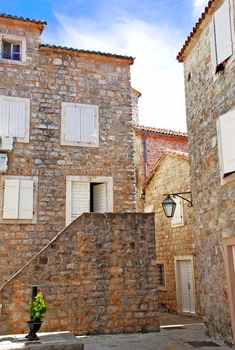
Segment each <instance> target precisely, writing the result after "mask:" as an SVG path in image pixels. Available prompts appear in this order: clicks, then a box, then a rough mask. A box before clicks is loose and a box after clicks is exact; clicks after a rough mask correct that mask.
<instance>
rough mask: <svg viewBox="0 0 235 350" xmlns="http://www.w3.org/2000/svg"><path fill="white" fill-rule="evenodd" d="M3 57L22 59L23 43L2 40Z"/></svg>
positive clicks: (15, 59)
mask: <svg viewBox="0 0 235 350" xmlns="http://www.w3.org/2000/svg"><path fill="white" fill-rule="evenodd" d="M2 58H5V59H9V60H14V61H20V60H21V45H20V44H18V43H11V42H8V41H5V40H3V41H2Z"/></svg>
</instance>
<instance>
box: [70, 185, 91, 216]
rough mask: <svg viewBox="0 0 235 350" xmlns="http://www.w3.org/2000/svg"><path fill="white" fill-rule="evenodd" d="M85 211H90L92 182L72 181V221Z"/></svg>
mask: <svg viewBox="0 0 235 350" xmlns="http://www.w3.org/2000/svg"><path fill="white" fill-rule="evenodd" d="M84 212H86V213H87V212H90V183H89V182H79V181H72V183H71V221H73V220H74V219H76V218H77V217H78V216H79V215H81V214H82V213H84Z"/></svg>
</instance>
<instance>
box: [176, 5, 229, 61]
mask: <svg viewBox="0 0 235 350" xmlns="http://www.w3.org/2000/svg"><path fill="white" fill-rule="evenodd" d="M221 2H222V0H210V1H209V2H208V5H207V6H206V8H205V10H204V12H203V13H202V14H201V17H200V18H199V20H198V21H197V23H196V24H195V26H194V27H193V29H192V31H191V32H190V34H189V35H188V37H187V39H186V41H185V43H184V45H183V47H182V48H181V50H180V51H179V53H178V55H177V57H176V59H177V60H178V62H184V60H185V59H186V58H187V56H188V55H189V53H190V52H191V50H192V49H193V48H194V46H195V45H196V43H197V41H198V38H199V37H200V35H201V33H202V31H203V30H204V28H205V27H206V26H207V24H208V23H209V21H210V19H211V15H212V14H213V13H214V12H215V11H216V10H217V8H218V7H219V5H220V4H221Z"/></svg>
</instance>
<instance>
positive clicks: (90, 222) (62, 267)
mask: <svg viewBox="0 0 235 350" xmlns="http://www.w3.org/2000/svg"><path fill="white" fill-rule="evenodd" d="M32 285H40V286H41V287H40V290H42V292H43V294H44V296H45V299H46V301H47V316H46V318H45V320H44V322H43V326H42V329H41V330H42V331H58V330H61V331H62V330H69V331H72V332H74V333H76V334H86V333H119V332H138V331H145V330H146V331H155V330H158V329H159V320H158V304H157V291H156V288H157V276H156V253H155V231H154V216H153V214H140V213H125V214H122V213H119V214H117V213H107V214H98V213H88V214H83V215H82V216H80V217H79V218H78V219H76V220H75V221H74V222H73V223H72V224H71V225H70V226H68V227H67V228H66V229H65V230H63V231H62V232H61V233H60V234H59V235H57V237H56V238H55V239H54V240H52V241H51V242H50V243H49V245H48V246H47V247H46V248H45V249H44V250H42V251H41V252H40V253H39V254H38V255H37V256H36V257H35V258H34V259H32V260H31V262H29V264H28V265H26V266H25V267H24V268H23V269H21V271H19V272H18V273H17V274H16V275H15V276H14V277H13V278H12V279H11V280H9V281H8V282H7V283H6V284H5V285H4V286H3V287H2V288H1V289H0V304H1V305H0V306H1V308H0V309H1V314H0V333H1V334H13V333H25V332H27V325H26V322H27V321H28V314H27V305H28V303H29V301H30V299H31V287H30V286H32Z"/></svg>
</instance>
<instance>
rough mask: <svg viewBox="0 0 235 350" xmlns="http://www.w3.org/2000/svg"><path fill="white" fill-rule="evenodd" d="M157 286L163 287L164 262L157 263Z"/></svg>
mask: <svg viewBox="0 0 235 350" xmlns="http://www.w3.org/2000/svg"><path fill="white" fill-rule="evenodd" d="M157 277H158V287H159V288H165V267H164V264H157Z"/></svg>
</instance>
